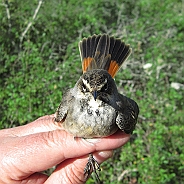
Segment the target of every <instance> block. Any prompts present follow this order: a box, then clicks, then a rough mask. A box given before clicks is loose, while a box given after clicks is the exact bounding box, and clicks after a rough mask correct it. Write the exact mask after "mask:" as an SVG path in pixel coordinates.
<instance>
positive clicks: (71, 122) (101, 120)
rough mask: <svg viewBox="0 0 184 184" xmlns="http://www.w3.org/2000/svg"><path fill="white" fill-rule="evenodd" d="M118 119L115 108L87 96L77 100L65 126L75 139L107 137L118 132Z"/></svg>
mask: <svg viewBox="0 0 184 184" xmlns="http://www.w3.org/2000/svg"><path fill="white" fill-rule="evenodd" d="M78 97H79V96H78ZM116 117H117V111H116V110H115V109H114V108H113V107H111V106H110V105H108V104H107V103H104V102H103V101H101V100H99V99H96V101H95V100H94V98H93V96H92V95H90V94H87V95H83V96H81V97H80V98H75V103H74V105H73V106H71V107H70V108H69V110H68V114H67V117H66V119H65V121H64V122H63V126H64V128H65V129H66V130H67V131H68V132H69V133H71V134H73V135H74V136H75V137H85V138H92V137H105V136H108V135H111V134H113V133H114V132H115V131H117V129H118V127H117V125H116Z"/></svg>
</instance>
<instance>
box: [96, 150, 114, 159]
mask: <svg viewBox="0 0 184 184" xmlns="http://www.w3.org/2000/svg"><path fill="white" fill-rule="evenodd" d="M98 155H99V156H100V157H103V158H104V159H108V158H111V157H112V156H113V151H101V152H98Z"/></svg>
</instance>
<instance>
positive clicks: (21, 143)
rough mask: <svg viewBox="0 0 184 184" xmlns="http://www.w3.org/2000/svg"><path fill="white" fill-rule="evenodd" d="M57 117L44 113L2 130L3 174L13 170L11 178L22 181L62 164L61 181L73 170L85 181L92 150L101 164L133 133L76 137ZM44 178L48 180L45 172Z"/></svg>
mask: <svg viewBox="0 0 184 184" xmlns="http://www.w3.org/2000/svg"><path fill="white" fill-rule="evenodd" d="M53 118H54V116H53V115H50V116H44V117H42V118H39V119H38V120H36V121H34V122H32V123H30V124H27V125H25V126H21V127H17V128H12V129H5V130H1V134H0V135H1V136H0V139H1V140H2V141H1V140H0V147H1V150H0V152H1V153H0V163H1V165H0V167H2V168H0V172H1V173H2V175H3V176H6V173H9V174H10V175H9V177H10V178H9V179H12V178H14V176H16V178H15V180H18V179H20V180H22V178H25V177H26V176H31V177H32V176H34V175H33V173H37V172H40V171H43V170H46V169H48V168H51V167H53V166H55V165H58V167H57V169H56V171H55V172H54V173H53V175H55V174H56V173H59V176H58V177H61V176H63V177H62V178H60V181H62V182H60V183H63V180H64V179H65V180H66V181H69V180H70V179H71V178H68V177H69V174H68V175H67V172H69V170H71V173H73V175H72V176H74V178H73V179H74V180H75V179H76V180H78V181H82V182H83V180H84V178H83V170H84V167H85V165H86V163H87V160H88V154H89V153H95V154H94V157H95V159H96V160H97V161H98V162H99V163H101V162H103V161H104V160H106V159H107V158H108V157H109V156H108V154H110V152H111V151H110V150H112V149H115V148H118V147H120V146H122V145H124V144H125V143H126V142H127V141H128V140H129V138H130V135H128V134H125V133H123V132H122V131H118V132H117V133H115V134H114V135H111V136H109V137H106V138H99V139H82V138H74V137H73V136H72V135H70V134H68V133H67V132H66V131H64V130H63V129H62V126H60V124H56V123H54V122H53ZM3 137H4V138H3ZM104 150H107V151H104ZM108 150H109V151H108ZM105 155H106V156H105ZM60 163H61V164H60ZM10 170H11V172H9V171H10ZM66 171H67V172H66ZM77 173H82V176H80V177H78V176H79V175H78V174H77ZM16 174H17V175H18V176H17V175H16ZM35 176H38V175H35ZM35 176H34V177H35ZM51 177H52V176H51ZM70 177H71V176H70ZM29 178H30V177H28V178H27V179H29ZM41 178H42V177H41ZM43 178H44V179H46V178H45V176H44V175H43ZM43 178H42V179H43ZM44 179H43V180H44ZM61 179H62V180H61ZM49 180H50V179H48V181H47V182H49ZM34 183H36V182H34ZM52 183H53V182H52ZM54 183H55V182H54ZM64 183H65V182H64ZM66 183H69V182H66ZM74 183H75V182H74Z"/></svg>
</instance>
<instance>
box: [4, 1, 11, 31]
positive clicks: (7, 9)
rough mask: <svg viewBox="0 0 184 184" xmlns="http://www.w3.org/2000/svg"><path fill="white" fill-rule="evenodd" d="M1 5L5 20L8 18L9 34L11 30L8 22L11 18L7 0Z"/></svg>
mask: <svg viewBox="0 0 184 184" xmlns="http://www.w3.org/2000/svg"><path fill="white" fill-rule="evenodd" d="M2 5H3V6H4V7H5V8H6V15H7V18H8V27H9V32H10V30H11V21H10V19H11V16H10V10H9V3H8V0H5V1H4V3H3V4H2Z"/></svg>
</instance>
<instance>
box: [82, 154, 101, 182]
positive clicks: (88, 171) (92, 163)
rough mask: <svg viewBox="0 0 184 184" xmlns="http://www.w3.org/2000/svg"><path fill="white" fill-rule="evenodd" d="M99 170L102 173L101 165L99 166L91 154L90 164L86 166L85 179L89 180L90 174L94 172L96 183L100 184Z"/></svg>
mask: <svg viewBox="0 0 184 184" xmlns="http://www.w3.org/2000/svg"><path fill="white" fill-rule="evenodd" d="M97 170H98V171H101V169H100V165H99V163H98V162H97V161H96V160H95V159H94V157H93V154H92V153H90V154H89V159H88V163H87V164H86V167H85V168H84V176H85V179H87V178H89V176H90V174H91V173H92V172H94V174H95V176H96V183H97V184H100V183H101V181H100V178H99V175H98V173H97Z"/></svg>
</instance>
